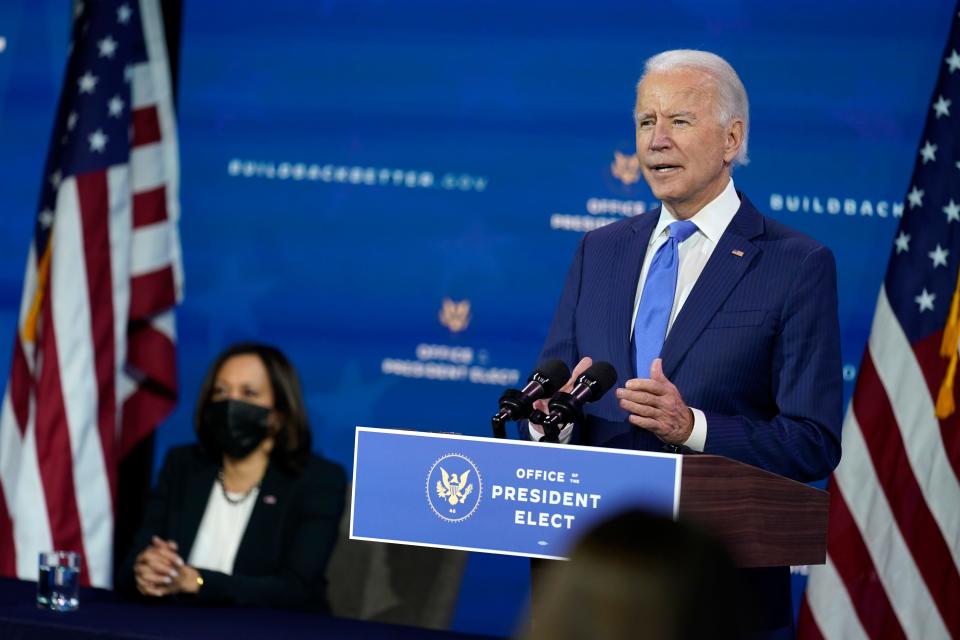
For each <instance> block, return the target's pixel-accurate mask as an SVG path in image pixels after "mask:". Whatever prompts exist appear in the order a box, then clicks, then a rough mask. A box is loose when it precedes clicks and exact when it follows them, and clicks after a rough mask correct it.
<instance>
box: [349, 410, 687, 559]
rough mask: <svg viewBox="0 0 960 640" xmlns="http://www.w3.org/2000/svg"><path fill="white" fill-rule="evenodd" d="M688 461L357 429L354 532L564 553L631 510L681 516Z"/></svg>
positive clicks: (422, 542)
mask: <svg viewBox="0 0 960 640" xmlns="http://www.w3.org/2000/svg"><path fill="white" fill-rule="evenodd" d="M681 465H682V457H681V456H676V455H670V454H664V453H647V452H640V451H625V450H620V449H599V448H593V447H581V446H571V445H556V444H545V443H544V444H541V443H535V442H524V441H517V440H499V439H493V438H476V437H471V436H461V435H451V434H438V433H420V432H416V431H404V430H393V429H372V428H368V427H357V430H356V436H355V443H354V465H353V501H352V506H351V513H350V537H351V538H353V539H357V540H374V541H379V542H396V543H402V544H412V545H417V546H432V547H444V548H449V549H463V550H467V551H484V552H488V553H500V554H507V555H520V556H528V557H537V558H551V559H559V558H563V557H564V554H565V553H566V551H567V549H568V548H569V546H570V545H571V544H572V543H573V542H574V541H575V540H576V539H577V538H579V537H580V536H581V535H582V534H583V533H585V532H586V531H587V530H588V529H589V528H590V527H591V526H592V525H593V524H594V523H596V522H597V521H599V520H602V519H604V518H606V517H608V516H611V515H613V514H615V513H617V512H620V511H623V510H624V509H628V508H642V509H646V510H648V511H652V512H656V513H662V514H664V515H666V516H668V517H676V515H677V510H678V504H679V496H680V472H681Z"/></svg>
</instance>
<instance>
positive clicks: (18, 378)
mask: <svg viewBox="0 0 960 640" xmlns="http://www.w3.org/2000/svg"><path fill="white" fill-rule="evenodd" d="M10 369H11V371H10V384H9V388H10V405H11V408H12V409H13V413H14V416H15V418H16V424H17V428H19V429H20V437H21V438H22V437H23V435H24V433H25V432H26V429H27V421H28V420H29V419H30V396H31V394H32V393H33V374H32V373H31V372H30V365H28V364H27V358H26V356H25V355H24V353H23V343H21V342H20V336H16V337H15V338H14V340H13V364H12V365H11V367H10Z"/></svg>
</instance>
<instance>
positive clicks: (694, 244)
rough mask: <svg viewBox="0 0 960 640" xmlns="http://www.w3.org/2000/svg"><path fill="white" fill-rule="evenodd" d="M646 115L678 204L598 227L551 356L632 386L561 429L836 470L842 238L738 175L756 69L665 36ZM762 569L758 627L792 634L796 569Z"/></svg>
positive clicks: (651, 161) (648, 137)
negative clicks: (773, 201) (670, 43)
mask: <svg viewBox="0 0 960 640" xmlns="http://www.w3.org/2000/svg"><path fill="white" fill-rule="evenodd" d="M635 117H636V140H637V157H638V159H639V160H640V165H641V169H642V171H643V175H644V179H645V180H646V181H647V184H648V185H649V186H650V188H651V190H652V191H653V194H654V196H656V197H657V198H658V199H659V200H660V201H661V202H662V207H660V208H659V209H655V210H653V211H650V212H648V213H645V214H641V215H639V216H636V217H633V218H630V219H626V220H623V221H620V222H617V223H615V224H611V225H609V226H606V227H603V228H600V229H597V230H595V231H593V232H591V233H588V234H587V235H586V236H585V237H584V238H583V240H582V241H581V243H580V246H579V248H578V249H577V253H576V255H575V257H574V260H573V264H572V265H571V267H570V271H569V274H568V276H567V281H566V285H565V287H564V290H563V294H562V297H561V300H560V304H559V306H558V308H557V312H556V315H555V317H554V320H553V324H552V326H551V327H550V332H549V335H548V337H547V341H546V344H545V346H544V349H543V352H542V354H541V359H547V358H560V359H563V360H564V361H566V362H567V363H568V365H571V366H572V365H574V364H576V363H578V361H579V364H578V365H577V367H576V368H575V376H576V375H577V374H579V373H580V372H582V371H583V370H584V369H585V368H586V367H587V366H588V365H589V364H590V363H591V362H592V360H605V361H608V362H610V363H611V364H613V366H614V367H615V368H616V370H617V372H618V377H619V385H621V386H620V387H619V388H617V389H616V391H615V392H614V393H609V394H607V395H606V396H605V397H604V398H602V399H601V400H600V401H598V402H596V403H594V404H592V405H588V407H587V409H586V412H585V413H586V415H585V421H584V423H583V424H581V425H568V426H567V427H566V428H565V429H564V430H563V431H562V432H561V434H560V441H561V442H575V443H577V442H578V443H582V444H588V445H596V446H606V447H619V448H628V449H641V450H652V451H662V450H664V449H666V450H669V451H691V450H692V451H702V452H705V453H711V454H718V455H724V456H728V457H730V458H734V459H737V460H740V461H743V462H746V463H748V464H752V465H755V466H757V467H760V468H763V469H767V470H769V471H772V472H774V473H778V474H782V475H785V476H787V477H790V478H794V479H797V480H802V481H810V480H815V479H819V478H823V477H826V476H827V475H829V473H830V472H831V470H832V469H833V468H834V467H835V466H836V465H837V463H838V462H839V459H840V425H841V421H842V381H841V364H840V339H839V323H838V320H837V290H836V267H835V264H834V260H833V256H832V254H831V253H830V251H829V249H827V248H826V247H824V246H822V245H821V244H819V243H818V242H816V241H815V240H812V239H811V238H808V237H806V236H804V235H802V234H800V233H798V232H796V231H793V230H791V229H789V228H787V227H785V226H784V225H782V224H779V223H777V222H775V221H773V220H771V219H769V218H766V217H764V216H763V215H762V214H760V213H759V212H758V211H757V210H756V208H754V206H753V205H752V204H751V203H750V201H749V200H748V199H747V198H746V196H744V195H743V194H740V193H738V192H737V191H736V190H735V188H734V185H733V180H732V178H731V171H732V168H733V166H734V165H736V164H745V163H746V161H747V153H746V152H747V138H748V131H749V109H748V101H747V96H746V91H745V90H744V88H743V84H742V83H741V81H740V79H739V77H738V76H737V74H736V72H735V71H734V70H733V68H732V67H730V65H729V64H728V63H727V62H726V61H724V60H723V59H722V58H720V57H718V56H716V55H714V54H711V53H706V52H702V51H687V50H682V51H668V52H664V53H662V54H659V55H657V56H654V57H653V58H651V59H649V60H648V61H647V63H646V66H645V70H644V75H643V77H642V78H641V80H640V83H639V84H638V86H637V102H636V109H635ZM523 435H528V434H526V433H524V434H523ZM529 436H530V437H532V438H533V439H536V440H539V439H540V437H541V436H542V428H541V427H540V426H539V425H533V424H531V425H530V426H529ZM747 580H748V581H749V582H752V583H754V585H755V586H756V587H757V589H756V590H757V591H759V592H760V593H758V594H757V597H760V598H764V600H765V602H764V603H762V604H760V607H761V608H762V609H763V611H761V614H762V615H763V617H764V618H768V619H767V620H764V621H762V622H760V623H759V626H760V627H763V628H764V629H765V630H766V631H770V630H774V629H777V628H779V629H780V631H782V632H783V633H784V634H786V635H787V636H788V637H789V635H792V632H791V630H790V626H791V625H790V622H791V620H790V609H789V576H788V574H787V572H786V570H785V569H782V570H779V569H778V570H772V571H771V570H763V571H760V572H757V573H756V574H753V575H751V576H750V577H748V578H747ZM766 600H769V602H766Z"/></svg>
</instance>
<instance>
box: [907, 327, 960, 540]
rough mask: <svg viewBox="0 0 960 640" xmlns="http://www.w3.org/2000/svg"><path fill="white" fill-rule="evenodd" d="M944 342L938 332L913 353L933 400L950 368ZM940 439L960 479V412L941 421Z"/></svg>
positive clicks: (959, 401) (955, 394) (956, 393)
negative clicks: (942, 349) (942, 344)
mask: <svg viewBox="0 0 960 640" xmlns="http://www.w3.org/2000/svg"><path fill="white" fill-rule="evenodd" d="M942 341H943V332H942V331H938V332H936V333H934V334H933V335H931V336H929V337H928V338H925V339H923V340H920V341H919V342H917V343H915V344H914V345H913V352H914V354H915V355H916V358H917V360H918V361H919V362H922V363H924V366H923V369H922V373H923V377H924V381H925V382H926V385H927V390H928V391H929V393H930V397H931V398H936V397H937V394H938V393H940V384H941V383H942V382H943V378H944V376H945V375H946V373H947V367H948V366H949V360H947V359H946V358H941V357H940V343H941V342H942ZM958 392H960V385H957V387H956V388H954V392H953V396H954V401H955V402H956V403H957V406H960V397H958ZM940 438H941V439H942V440H943V446H944V452H945V454H946V456H947V459H948V460H949V461H950V464H951V465H952V466H953V473H954V475H955V476H958V477H960V412H956V413H954V414H953V415H951V416H948V417H947V418H945V419H943V420H940ZM955 531H956V529H955Z"/></svg>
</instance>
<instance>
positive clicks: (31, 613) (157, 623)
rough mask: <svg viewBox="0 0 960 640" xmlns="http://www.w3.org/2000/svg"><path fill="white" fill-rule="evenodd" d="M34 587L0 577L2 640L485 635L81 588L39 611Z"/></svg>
mask: <svg viewBox="0 0 960 640" xmlns="http://www.w3.org/2000/svg"><path fill="white" fill-rule="evenodd" d="M36 592H37V586H36V583H35V582H26V581H22V580H15V579H11V578H0V638H4V639H5V640H13V639H17V638H31V639H33V638H48V637H49V638H57V640H62V639H63V638H70V639H71V640H72V639H74V638H142V639H148V638H174V639H183V640H188V639H193V638H196V639H202V640H210V639H211V638H230V639H231V640H241V639H243V638H269V639H270V640H280V639H281V638H307V637H323V638H354V637H356V638H371V639H374V640H376V639H379V638H391V639H392V638H396V639H399V640H406V639H410V640H413V639H414V638H416V639H423V640H456V639H461V638H462V639H463V640H479V639H481V638H484V637H486V636H478V635H471V634H463V633H456V632H453V631H435V630H430V629H420V628H417V627H405V626H400V625H390V624H383V623H378V622H364V621H360V620H348V619H345V618H334V617H330V616H325V615H320V614H311V613H299V612H293V611H279V610H275V609H253V608H240V607H231V608H224V607H191V606H182V605H175V604H165V603H164V604H159V603H158V604H143V603H140V602H133V601H129V600H125V599H123V598H121V597H120V596H118V595H116V594H114V593H113V592H111V591H106V590H102V589H89V588H82V589H81V590H80V608H79V609H78V610H77V611H72V612H69V613H59V612H55V611H46V610H43V609H38V608H37V605H36Z"/></svg>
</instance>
